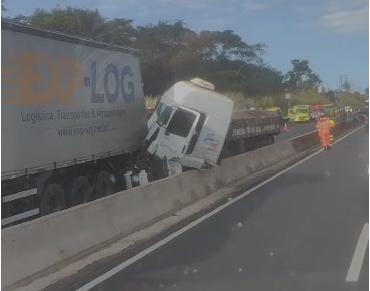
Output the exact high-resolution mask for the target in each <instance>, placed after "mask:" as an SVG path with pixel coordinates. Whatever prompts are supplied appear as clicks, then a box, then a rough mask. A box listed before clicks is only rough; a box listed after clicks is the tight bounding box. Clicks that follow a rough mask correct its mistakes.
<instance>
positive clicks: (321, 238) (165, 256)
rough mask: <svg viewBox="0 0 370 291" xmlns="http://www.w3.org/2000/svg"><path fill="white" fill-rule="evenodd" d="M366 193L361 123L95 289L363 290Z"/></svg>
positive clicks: (365, 277) (365, 283)
mask: <svg viewBox="0 0 370 291" xmlns="http://www.w3.org/2000/svg"><path fill="white" fill-rule="evenodd" d="M368 195H369V193H368V135H367V134H366V133H365V130H364V129H363V128H362V129H360V130H359V131H357V132H356V133H354V134H352V135H350V136H349V137H347V138H345V139H343V140H342V141H340V142H339V143H337V144H336V145H335V146H334V147H333V148H332V149H331V150H330V151H327V152H321V153H319V154H317V155H316V156H314V157H312V158H311V159H309V160H307V161H305V162H304V163H302V164H300V165H298V166H297V167H295V168H294V169H292V170H290V171H288V172H286V173H284V174H282V175H281V176H279V177H278V178H277V179H275V180H273V181H271V182H270V183H267V184H265V185H264V186H262V187H261V188H259V189H257V190H256V191H255V192H253V193H252V194H251V195H249V196H247V197H245V198H243V199H241V200H239V201H238V202H237V203H235V204H232V205H231V206H229V207H228V208H226V209H224V210H223V211H221V212H218V213H217V214H216V215H214V216H212V217H211V218H209V219H208V220H206V221H204V222H203V223H201V224H199V225H197V226H196V227H194V228H192V229H191V230H189V231H187V232H185V233H184V234H183V235H181V236H179V237H177V238H176V239H174V240H173V241H171V242H169V243H168V244H166V245H165V246H163V247H161V248H160V249H158V250H156V251H154V252H152V253H150V254H149V255H147V256H146V257H144V258H143V259H141V260H140V261H138V262H136V263H134V264H132V265H130V266H129V267H127V268H125V269H124V270H123V271H121V272H119V273H117V274H115V275H114V276H112V277H110V278H109V279H107V280H106V281H104V282H102V283H100V284H99V285H98V286H96V287H95V288H93V290H99V291H100V290H109V291H114V290H120V291H124V290H127V291H146V290H292V291H293V290H294V291H296V290H335V291H337V290H368V267H367V266H368V246H367V242H365V244H363V245H365V247H366V248H365V259H364V260H365V261H364V263H363V264H361V266H362V268H361V266H360V268H359V269H360V272H359V278H358V281H357V282H347V281H346V277H347V276H348V273H350V272H352V271H353V270H352V271H350V266H351V264H352V262H353V261H356V264H357V266H358V264H359V263H361V262H362V257H361V258H357V259H354V257H356V255H355V253H357V251H356V249H357V245H358V244H359V243H358V241H359V238H360V237H361V232H362V230H363V229H364V224H365V223H367V222H368Z"/></svg>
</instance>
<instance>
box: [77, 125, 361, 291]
mask: <svg viewBox="0 0 370 291" xmlns="http://www.w3.org/2000/svg"><path fill="white" fill-rule="evenodd" d="M360 128H362V127H359V128H357V129H355V130H353V131H351V132H349V133H348V134H346V135H344V136H342V137H341V138H339V139H337V140H336V141H335V142H334V144H335V143H337V142H339V141H341V140H342V139H344V138H346V137H347V136H349V135H351V134H353V133H355V132H356V131H358V130H359V129H360ZM322 151H323V149H320V150H318V151H317V152H314V153H313V154H311V155H309V156H307V157H305V158H304V159H302V160H300V161H298V162H297V163H295V164H293V165H291V166H289V167H288V168H286V169H284V170H282V171H280V172H278V173H277V174H275V175H273V176H272V177H270V178H268V179H267V180H265V181H263V182H261V183H260V184H258V185H256V186H254V187H252V188H251V189H249V190H247V191H246V192H244V193H243V194H241V195H239V196H237V197H235V198H234V199H232V200H230V201H228V202H226V203H225V204H222V205H221V206H219V207H218V208H215V209H214V210H212V211H210V212H208V213H207V214H205V215H203V216H201V217H199V218H198V219H196V220H194V221H193V222H191V223H190V224H188V225H186V226H185V227H183V228H181V229H179V230H177V231H175V232H174V233H172V234H170V235H169V236H167V237H165V238H164V239H162V240H160V241H158V242H156V243H155V244H153V245H152V246H150V247H148V248H147V249H145V250H143V251H141V252H140V253H138V254H137V255H135V256H133V257H132V258H130V259H128V260H126V261H124V262H122V263H121V264H120V265H118V266H116V267H114V268H113V269H111V270H109V271H108V272H106V273H104V274H102V275H100V276H98V277H96V278H95V279H94V280H92V281H90V282H89V283H87V284H86V285H84V286H82V287H80V288H79V289H77V290H76V291H87V290H90V289H91V288H93V287H95V286H96V285H98V284H100V283H102V282H103V281H105V280H107V279H108V278H110V277H112V276H113V275H115V274H117V273H118V272H120V271H122V270H124V269H126V268H127V267H128V266H130V265H132V264H133V263H135V262H137V261H139V260H140V259H142V258H143V257H145V256H146V255H148V254H150V253H152V252H154V251H155V250H157V249H159V248H160V247H161V246H163V245H165V244H167V243H169V242H170V241H172V240H173V239H175V238H176V237H178V236H180V235H181V234H183V233H185V232H187V231H188V230H190V229H192V228H193V227H195V226H197V225H198V224H200V223H202V222H203V221H205V220H206V219H208V218H210V217H211V216H213V215H215V214H216V213H218V212H220V211H222V210H223V209H225V208H227V207H229V206H230V205H232V204H234V203H236V202H237V201H239V200H240V199H243V198H244V197H246V196H248V195H249V194H250V193H252V192H253V191H255V190H257V189H259V188H261V187H262V186H263V185H265V184H267V183H269V182H271V181H273V180H275V179H276V178H277V177H279V176H280V175H282V174H284V173H286V172H288V171H289V170H291V169H293V168H295V167H297V166H298V165H300V164H302V163H304V162H305V161H307V160H309V159H311V158H313V157H314V156H316V155H317V154H319V153H321V152H322Z"/></svg>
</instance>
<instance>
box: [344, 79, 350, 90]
mask: <svg viewBox="0 0 370 291" xmlns="http://www.w3.org/2000/svg"><path fill="white" fill-rule="evenodd" d="M343 90H344V91H351V84H350V83H349V82H348V80H345V81H344V82H343Z"/></svg>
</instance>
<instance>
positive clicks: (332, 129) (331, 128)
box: [329, 118, 335, 145]
mask: <svg viewBox="0 0 370 291" xmlns="http://www.w3.org/2000/svg"><path fill="white" fill-rule="evenodd" d="M329 126H330V145H331V144H332V143H333V141H334V130H335V121H334V119H331V118H330V119H329Z"/></svg>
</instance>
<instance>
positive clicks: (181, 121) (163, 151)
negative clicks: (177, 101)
mask: <svg viewBox="0 0 370 291" xmlns="http://www.w3.org/2000/svg"><path fill="white" fill-rule="evenodd" d="M199 118H200V113H199V112H197V111H194V110H191V109H188V108H185V107H178V108H176V110H175V112H174V113H173V114H172V116H171V118H170V120H169V122H168V124H167V126H166V129H165V131H164V134H163V135H159V136H158V138H159V140H158V148H157V151H156V155H157V156H159V157H160V158H163V157H167V159H171V158H179V159H181V158H182V157H183V156H184V155H185V153H186V151H187V148H188V147H189V144H190V141H191V139H192V138H193V136H194V133H195V130H196V125H197V123H198V120H199Z"/></svg>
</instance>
